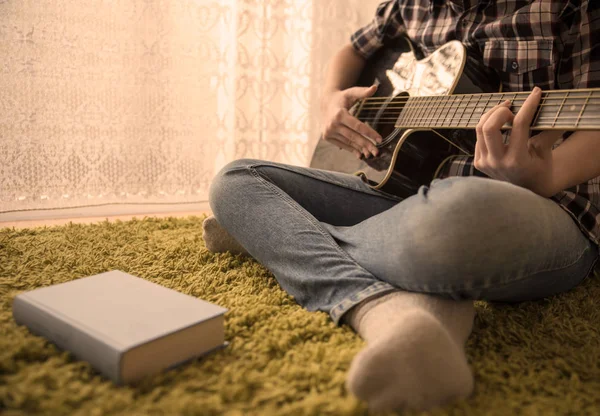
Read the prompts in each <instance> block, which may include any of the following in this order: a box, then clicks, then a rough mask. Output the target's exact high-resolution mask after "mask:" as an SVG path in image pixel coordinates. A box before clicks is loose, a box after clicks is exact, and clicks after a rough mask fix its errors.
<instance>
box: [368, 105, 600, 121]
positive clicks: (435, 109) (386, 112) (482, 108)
mask: <svg viewBox="0 0 600 416" xmlns="http://www.w3.org/2000/svg"><path fill="white" fill-rule="evenodd" d="M523 105H524V104H516V105H513V106H511V107H514V108H515V110H517V111H518V110H520V109H521V108H522V107H523ZM592 105H598V104H592ZM494 107H495V105H493V104H492V105H490V104H487V105H483V106H469V105H467V106H456V105H454V106H453V105H443V106H436V107H432V106H416V105H415V106H412V105H410V106H404V107H385V108H384V109H383V110H384V113H383V114H384V115H386V116H389V115H398V116H400V115H401V114H403V113H405V112H408V111H411V110H413V111H414V110H421V109H428V110H431V112H433V113H435V114H434V115H431V116H430V117H433V118H439V117H441V116H442V115H443V114H441V113H443V112H444V111H445V110H452V109H454V110H455V114H454V115H457V114H456V113H458V110H472V111H473V113H475V112H480V111H481V112H485V111H488V109H489V110H491V109H492V108H494ZM537 107H538V108H541V107H554V108H556V109H557V110H558V112H560V114H561V115H559V114H557V115H556V117H559V116H560V117H564V116H567V115H568V114H573V113H576V114H578V115H579V114H580V113H582V110H583V113H582V114H581V117H592V116H593V115H592V114H587V112H588V110H590V109H589V108H587V107H586V108H585V109H582V108H576V109H575V110H571V109H565V106H562V107H560V106H558V105H553V104H540V105H538V106H537ZM367 110H371V109H367ZM373 110H375V108H374V109H373ZM377 110H378V112H379V110H380V108H377ZM390 110H393V111H390ZM397 110H400V111H397ZM365 111H366V110H365V108H364V107H363V108H361V109H360V112H359V114H358V115H359V116H360V114H361V113H363V112H365ZM552 112H554V111H553V110H552ZM562 114H564V116H563V115H562ZM413 115H414V113H413ZM548 116H549V117H554V116H552V115H550V114H544V117H548ZM596 117H597V116H596ZM407 118H412V116H411V115H410V114H408V113H407Z"/></svg>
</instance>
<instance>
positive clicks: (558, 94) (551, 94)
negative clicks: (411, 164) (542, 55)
mask: <svg viewBox="0 0 600 416" xmlns="http://www.w3.org/2000/svg"><path fill="white" fill-rule="evenodd" d="M595 93H599V94H600V88H588V89H581V90H568V91H548V92H542V97H548V98H551V99H557V100H558V99H563V98H565V97H566V98H567V99H571V98H574V99H582V98H583V99H585V98H587V97H590V98H594V96H593V95H592V94H595ZM530 94H531V92H494V93H484V94H454V95H431V96H410V95H398V96H395V97H392V96H386V97H367V98H363V100H365V101H386V100H390V99H404V100H410V99H420V100H426V99H446V100H447V99H450V98H452V97H455V98H456V97H460V98H461V99H468V98H469V97H472V98H475V97H478V98H479V99H481V98H488V97H494V96H501V97H508V96H513V97H515V98H520V97H522V96H524V95H527V96H529V95H530ZM574 94H585V95H574ZM596 98H597V97H596ZM522 99H526V97H525V98H522Z"/></svg>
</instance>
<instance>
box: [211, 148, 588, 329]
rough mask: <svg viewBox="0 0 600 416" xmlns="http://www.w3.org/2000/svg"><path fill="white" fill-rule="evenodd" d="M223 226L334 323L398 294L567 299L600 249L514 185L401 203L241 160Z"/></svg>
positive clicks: (444, 192) (219, 204) (334, 177)
mask: <svg viewBox="0 0 600 416" xmlns="http://www.w3.org/2000/svg"><path fill="white" fill-rule="evenodd" d="M210 205H211V208H212V211H213V213H214V215H215V217H216V218H217V220H218V222H219V224H220V225H221V226H223V227H224V228H225V229H226V230H227V231H228V232H229V233H230V234H231V235H232V236H233V237H235V239H236V240H237V241H238V242H239V243H240V244H242V245H243V246H244V247H245V248H246V250H247V251H248V252H249V253H250V254H251V255H252V256H253V257H254V258H255V259H257V260H258V261H259V262H260V263H262V264H263V265H264V266H265V267H267V268H268V269H269V270H270V271H271V272H272V273H273V274H274V275H275V277H276V279H277V281H278V282H279V284H280V285H281V287H282V288H283V289H284V290H285V291H287V292H288V293H289V294H290V295H292V296H293V297H294V298H295V300H296V301H297V302H298V303H299V304H300V305H302V306H303V307H305V308H306V309H308V310H311V311H314V310H320V311H325V312H327V313H329V314H330V316H331V318H332V319H333V321H334V322H336V323H339V320H340V318H341V317H342V316H343V315H344V314H345V313H346V312H348V310H350V308H352V307H353V306H355V305H356V304H358V303H360V302H362V301H363V300H365V299H367V298H369V297H372V296H375V295H378V294H381V293H384V292H388V291H392V290H396V289H402V290H405V291H413V292H421V293H430V294H437V295H441V296H444V297H449V298H453V299H457V300H460V299H481V300H488V301H505V302H518V301H525V300H534V299H539V298H543V297H547V296H551V295H554V294H558V293H561V292H564V291H567V290H569V289H571V288H573V287H574V286H576V285H577V284H578V283H580V282H581V281H582V280H583V279H584V278H585V277H586V276H587V275H588V274H589V272H590V270H591V269H592V268H593V266H594V264H595V262H596V260H597V257H598V247H597V246H596V245H594V244H593V243H591V242H590V240H589V239H587V238H586V237H585V236H584V234H583V233H582V232H581V231H580V229H579V227H578V226H577V224H576V222H575V221H574V220H573V219H572V218H571V217H570V215H569V214H568V213H567V212H566V211H564V210H563V209H562V208H561V207H560V206H559V205H558V204H556V203H555V202H553V201H552V200H550V199H547V198H543V197H541V196H539V195H537V194H535V193H533V192H531V191H529V190H527V189H524V188H521V187H518V186H515V185H512V184H510V183H507V182H502V181H496V180H492V179H486V178H479V177H452V178H447V179H442V180H437V179H436V180H434V181H433V182H432V183H431V184H430V186H423V187H421V189H420V190H419V192H418V193H417V194H416V195H413V196H411V197H409V198H406V199H404V200H401V199H400V198H397V197H395V196H391V195H387V194H385V193H382V192H379V191H376V190H374V189H372V188H371V187H369V186H368V185H367V184H365V183H364V182H363V181H362V180H361V179H360V178H359V177H357V176H353V175H346V174H341V173H335V172H328V171H322V170H316V169H309V168H302V167H296V166H288V165H284V164H278V163H271V162H265V161H260V160H248V159H243V160H237V161H235V162H232V163H230V164H229V165H227V166H226V167H225V168H223V169H222V170H221V172H219V174H217V176H216V177H215V178H214V180H213V182H212V186H211V190H210Z"/></svg>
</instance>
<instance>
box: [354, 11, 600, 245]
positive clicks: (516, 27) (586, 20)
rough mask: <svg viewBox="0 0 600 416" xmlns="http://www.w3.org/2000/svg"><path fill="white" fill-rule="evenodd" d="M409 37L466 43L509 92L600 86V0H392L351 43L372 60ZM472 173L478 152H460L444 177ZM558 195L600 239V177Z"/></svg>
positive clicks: (433, 43)
mask: <svg viewBox="0 0 600 416" xmlns="http://www.w3.org/2000/svg"><path fill="white" fill-rule="evenodd" d="M403 35H405V36H408V37H409V38H410V39H411V41H412V42H413V43H414V44H415V45H416V46H417V47H418V48H419V49H420V50H421V52H423V53H424V54H425V55H428V54H430V53H432V52H434V51H435V50H436V49H438V48H439V47H440V46H442V45H443V44H445V43H446V42H448V41H450V40H455V39H456V40H460V41H461V42H462V43H463V45H464V46H465V47H466V50H467V55H468V59H469V60H475V61H477V62H478V63H479V64H480V65H483V67H486V68H490V69H492V70H493V71H494V72H495V73H496V74H497V75H498V77H499V80H500V82H501V83H502V90H503V91H531V90H532V89H533V87H535V86H539V87H540V88H542V89H543V90H550V89H575V88H596V87H600V0H568V1H555V0H479V1H477V0H388V1H384V2H382V3H381V4H380V5H379V7H378V9H377V12H376V15H375V18H374V19H373V21H371V23H369V24H368V25H367V26H365V27H363V28H361V29H360V30H358V31H357V32H356V33H354V34H353V35H352V37H351V42H352V45H353V46H354V48H355V50H356V51H357V52H359V53H360V54H361V55H362V56H363V57H365V58H369V57H370V56H371V55H372V54H373V53H374V52H375V51H377V49H379V48H380V47H381V46H383V44H384V42H385V41H386V40H390V39H394V38H397V37H399V36H403ZM599 139H600V138H599ZM470 175H476V176H485V175H484V174H483V173H481V172H479V171H477V170H476V169H475V168H474V166H473V157H472V156H459V157H456V158H454V159H452V161H451V162H449V163H448V164H447V165H446V166H445V167H444V168H443V169H442V170H441V174H440V175H439V176H440V177H448V176H470ZM552 199H553V200H555V201H556V202H557V203H558V204H559V205H560V206H561V207H562V208H563V209H564V210H565V211H567V212H568V213H569V214H570V215H571V217H573V219H574V220H575V221H576V222H577V223H578V224H579V226H580V228H581V230H582V231H583V232H584V233H585V235H586V236H587V237H588V238H590V240H592V241H593V242H594V243H595V244H598V243H599V242H600V177H597V178H594V179H591V180H589V181H588V182H585V183H582V184H580V185H577V186H575V187H573V188H569V189H566V190H564V191H561V192H559V193H558V194H556V195H554V196H553V197H552Z"/></svg>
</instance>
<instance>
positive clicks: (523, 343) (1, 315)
mask: <svg viewBox="0 0 600 416" xmlns="http://www.w3.org/2000/svg"><path fill="white" fill-rule="evenodd" d="M201 223H202V218H198V217H190V218H187V219H175V218H169V219H162V220H159V219H148V218H147V219H144V220H133V221H129V222H116V223H109V222H104V223H100V224H95V225H74V224H71V225H67V226H62V227H52V228H37V229H25V230H11V229H1V230H0V305H1V309H0V413H2V414H3V415H6V416H9V415H38V414H45V415H231V416H233V415H240V416H241V415H244V416H245V415H286V416H289V415H365V414H368V412H367V410H366V409H367V408H366V406H365V404H364V403H361V402H359V401H357V400H355V399H354V398H352V397H350V396H349V395H348V393H347V392H346V390H345V388H344V379H345V374H346V371H347V370H348V367H349V364H350V362H351V360H352V357H353V356H354V354H356V353H357V352H358V351H359V350H360V349H361V348H362V347H363V345H364V344H363V341H362V340H361V339H360V338H359V337H358V336H357V335H355V334H354V333H353V332H352V331H351V330H350V328H348V327H336V326H335V325H333V324H332V322H331V321H330V320H329V318H328V316H327V315H326V314H325V313H311V312H307V311H305V310H303V309H302V308H300V307H299V306H298V305H296V304H295V302H294V300H293V299H292V298H291V297H290V296H288V295H287V294H286V293H285V292H283V291H282V290H281V289H280V287H279V286H278V284H277V282H276V281H275V279H274V278H273V276H272V275H271V274H270V273H269V272H267V271H266V270H265V269H264V268H263V267H262V266H260V265H259V264H258V263H256V262H255V261H253V260H251V259H248V258H245V257H241V256H237V257H236V256H232V255H228V254H219V255H215V254H212V253H210V252H208V251H207V249H206V248H205V247H204V244H203V241H202V227H201ZM113 269H119V270H123V271H125V272H127V273H131V274H133V275H136V276H140V277H143V278H146V279H149V280H151V281H153V282H156V283H159V284H161V285H163V286H166V287H169V288H173V289H175V290H178V291H181V292H183V293H187V294H190V295H192V296H197V297H200V298H203V299H205V300H208V301H210V302H214V303H216V304H219V305H222V306H224V307H227V308H229V309H230V311H229V312H228V313H227V315H226V337H227V340H229V341H230V343H231V344H230V345H229V347H227V348H226V349H224V350H222V351H219V352H216V353H213V354H212V355H210V356H208V357H205V358H204V359H198V360H195V361H193V362H191V363H188V364H186V365H183V366H181V367H178V368H176V369H174V370H171V371H169V372H166V373H162V374H159V375H157V376H154V377H151V378H148V379H146V380H144V381H143V382H141V383H140V384H138V385H135V386H129V387H117V386H115V385H113V384H112V383H111V382H109V381H107V380H105V379H103V378H102V377H101V376H100V375H98V374H97V373H96V372H95V371H94V370H92V369H91V367H90V366H89V365H88V364H86V363H84V362H79V361H76V360H74V359H73V357H71V356H70V355H69V354H68V353H65V352H62V351H60V350H58V349H57V348H56V347H54V346H53V345H52V344H50V343H49V342H46V341H45V340H44V339H42V338H39V337H37V336H34V335H32V334H30V333H29V332H28V331H27V329H25V328H24V327H18V326H17V325H15V323H14V321H13V319H12V314H11V305H12V300H13V298H14V297H15V296H16V295H17V294H18V293H20V292H22V291H26V290H30V289H34V288H38V287H42V286H47V285H50V284H54V283H60V282H66V281H69V280H73V279H77V278H80V277H84V276H89V275H93V274H97V273H101V272H104V271H108V270H113ZM477 309H478V317H477V319H476V324H475V329H474V332H473V335H472V336H471V338H470V340H469V343H468V355H469V359H470V361H471V363H472V367H473V369H474V372H475V377H476V389H475V394H474V395H473V397H471V398H469V399H468V400H464V401H461V402H458V403H455V404H453V405H450V406H447V407H445V408H438V409H435V410H434V411H432V412H431V413H427V414H432V415H503V416H504V415H515V414H524V415H553V414H557V415H566V414H572V415H600V279H599V278H598V277H597V276H594V277H592V278H590V279H588V280H587V281H586V282H585V283H584V284H583V285H581V286H580V287H578V288H577V289H575V290H573V291H572V292H570V293H567V294H563V295H561V296H558V297H555V298H553V299H548V300H545V301H540V302H528V303H523V304H521V305H516V306H510V305H492V304H487V303H484V302H479V303H478V305H477ZM407 414H410V415H413V414H417V413H414V412H407Z"/></svg>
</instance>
